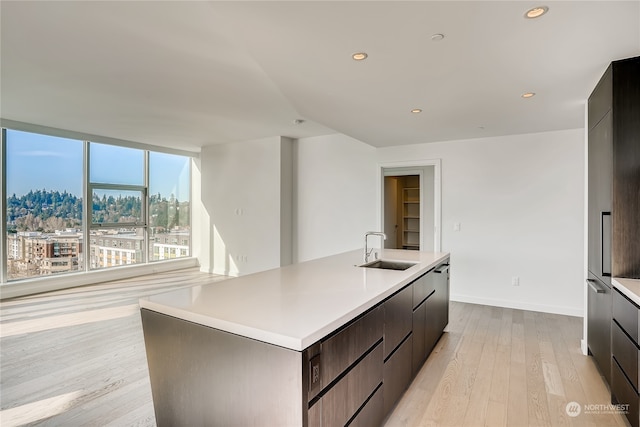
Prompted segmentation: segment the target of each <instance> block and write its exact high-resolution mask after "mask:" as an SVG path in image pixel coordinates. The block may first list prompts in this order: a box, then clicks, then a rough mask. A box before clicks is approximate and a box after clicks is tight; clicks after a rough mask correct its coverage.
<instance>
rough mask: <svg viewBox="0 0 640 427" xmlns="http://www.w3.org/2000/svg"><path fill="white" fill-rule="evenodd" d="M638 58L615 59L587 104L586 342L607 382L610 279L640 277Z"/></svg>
mask: <svg viewBox="0 0 640 427" xmlns="http://www.w3.org/2000/svg"><path fill="white" fill-rule="evenodd" d="M639 117H640V57H636V58H629V59H624V60H620V61H614V62H612V63H611V64H610V66H609V67H608V68H607V70H606V72H605V73H604V75H603V76H602V78H601V79H600V81H599V82H598V84H597V86H596V88H595V89H594V91H593V93H592V94H591V96H590V97H589V102H588V129H587V131H588V164H587V167H588V183H587V184H588V205H587V212H588V219H587V224H588V225H587V227H588V233H587V238H588V251H587V252H588V269H589V278H588V288H587V289H588V290H587V292H588V294H587V300H588V302H587V306H588V312H587V330H588V333H587V341H588V346H589V353H590V354H592V355H593V356H594V359H595V361H596V363H597V364H598V366H599V368H600V371H601V372H602V375H603V376H604V377H605V379H606V380H607V382H609V383H611V380H612V368H613V366H612V364H611V357H610V355H611V330H612V329H611V327H612V324H611V318H612V300H611V295H612V291H611V277H628V278H640V239H638V236H639V235H640V215H638V212H640V119H639Z"/></svg>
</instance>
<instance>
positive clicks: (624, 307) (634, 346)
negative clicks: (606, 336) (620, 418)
mask: <svg viewBox="0 0 640 427" xmlns="http://www.w3.org/2000/svg"><path fill="white" fill-rule="evenodd" d="M639 316H640V309H639V308H638V306H637V305H636V304H635V303H633V302H632V301H631V300H629V299H628V298H627V297H625V296H624V295H622V294H621V293H620V292H619V291H618V290H617V289H614V290H613V320H612V322H611V335H612V339H611V349H612V352H611V383H610V384H611V400H612V402H613V403H619V404H622V405H628V412H627V414H626V417H627V419H628V420H629V423H630V424H631V425H632V426H633V427H638V425H640V418H639V417H640V414H639V410H638V407H639V406H640V395H639V394H638V362H639V361H640V346H639V345H638V325H639V322H638V317H639Z"/></svg>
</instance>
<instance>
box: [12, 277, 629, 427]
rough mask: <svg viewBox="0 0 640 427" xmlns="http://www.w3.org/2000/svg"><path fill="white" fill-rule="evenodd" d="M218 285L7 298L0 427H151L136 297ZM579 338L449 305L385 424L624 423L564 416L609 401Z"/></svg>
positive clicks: (571, 331) (174, 280) (161, 280)
mask: <svg viewBox="0 0 640 427" xmlns="http://www.w3.org/2000/svg"><path fill="white" fill-rule="evenodd" d="M223 279H225V278H224V277H222V276H212V275H209V274H205V273H200V272H199V271H197V269H189V270H181V271H177V272H168V273H160V274H155V275H149V276H143V277H138V278H134V279H127V280H119V281H113V282H108V283H102V284H96V285H91V286H86V287H82V288H76V289H71V290H64V291H56V292H50V293H46V294H41V295H35V296H29V297H23V298H16V299H13V300H8V301H3V302H1V303H0V425H2V426H3V427H9V426H19V425H46V426H154V425H155V417H154V413H153V404H152V399H151V387H150V384H149V375H148V371H147V365H146V355H145V351H144V341H143V336H142V325H141V322H140V314H139V309H138V305H137V301H138V299H139V298H140V297H142V296H146V295H151V294H156V293H160V292H164V291H168V290H172V289H177V288H180V287H186V286H194V285H199V284H212V286H215V284H213V283H214V282H216V281H219V280H223ZM581 335H582V319H581V318H575V317H568V316H559V315H552V314H544V313H534V312H528V311H522V310H511V309H503V308H496V307H487V306H481V305H473V304H463V303H455V302H454V303H452V304H451V311H450V323H449V326H448V328H447V332H446V333H445V334H444V335H443V337H442V338H441V339H440V341H439V342H438V344H437V345H436V348H435V349H434V351H433V353H432V354H431V356H430V357H429V359H428V360H427V362H426V363H425V365H424V366H423V368H422V369H421V371H420V373H419V374H418V376H417V377H416V379H415V380H414V381H413V383H412V384H411V386H410V388H409V389H408V390H407V392H406V393H405V394H404V396H403V398H402V399H401V401H400V402H399V403H398V405H397V406H396V408H395V410H394V411H393V413H392V414H391V415H390V416H389V417H388V419H387V420H386V424H385V426H387V427H395V426H411V427H413V426H452V427H453V426H455V427H458V426H509V427H511V426H547V425H549V426H556V425H558V426H594V427H595V426H598V427H599V426H620V427H622V426H626V425H627V424H626V420H625V419H624V417H622V416H621V415H619V414H603V413H593V414H585V413H584V411H583V413H581V414H580V415H578V416H577V417H570V416H568V415H567V412H566V410H565V408H566V405H567V403H569V402H572V401H575V402H578V403H579V404H581V405H584V404H605V405H606V404H608V403H609V393H608V390H607V387H606V386H605V384H604V382H603V380H602V378H601V377H600V375H599V373H598V371H597V369H596V367H595V365H594V363H593V360H592V359H591V358H590V357H585V356H583V355H582V353H581V352H580V339H581ZM269 427H271V426H269ZM274 427H276V426H274ZM278 427H279V426H278Z"/></svg>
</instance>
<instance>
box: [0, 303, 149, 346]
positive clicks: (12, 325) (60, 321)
mask: <svg viewBox="0 0 640 427" xmlns="http://www.w3.org/2000/svg"><path fill="white" fill-rule="evenodd" d="M139 310H140V306H139V305H138V304H130V305H125V306H121V307H111V308H102V309H98V310H89V311H81V312H78V313H70V314H61V315H58V316H47V317H41V318H38V319H30V320H23V321H20V322H7V323H3V324H1V325H0V337H1V338H6V337H10V336H14V335H20V334H28V333H32V332H40V331H46V330H50V329H57V328H64V327H66V326H76V325H83V324H87V323H94V322H102V321H104V320H112V319H119V318H122V317H127V316H131V315H133V314H137V313H138V312H139Z"/></svg>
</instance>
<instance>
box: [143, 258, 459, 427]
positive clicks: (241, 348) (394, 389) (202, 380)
mask: <svg viewBox="0 0 640 427" xmlns="http://www.w3.org/2000/svg"><path fill="white" fill-rule="evenodd" d="M381 258H383V259H388V260H394V261H399V262H405V263H411V264H413V265H412V266H410V267H409V268H407V269H406V270H387V269H377V268H365V267H358V265H360V264H362V251H353V252H347V253H344V254H339V255H335V256H330V257H326V258H321V259H317V260H313V261H308V262H304V263H300V264H295V265H290V266H286V267H282V268H278V269H273V270H268V271H264V272H261V273H256V274H251V275H247V276H241V277H238V278H233V279H229V280H226V281H223V282H218V283H215V284H212V285H205V286H196V287H193V288H187V289H181V290H178V291H173V292H169V293H166V294H160V295H156V296H152V297H148V298H144V299H142V300H140V306H141V313H142V321H143V330H144V338H145V346H146V350H147V359H148V364H149V373H150V378H151V387H152V394H153V400H154V407H155V412H156V420H157V423H158V425H160V426H162V425H172V426H175V425H224V426H233V425H238V426H250V425H255V426H274V425H278V426H316V425H324V426H334V425H347V424H349V425H376V424H380V423H381V422H382V420H383V419H384V417H385V416H386V414H387V413H388V412H389V411H390V410H391V409H392V408H393V405H394V404H395V402H396V401H397V399H398V398H399V397H400V396H401V395H402V392H403V391H404V390H405V389H406V387H407V386H408V384H409V382H410V381H411V379H412V378H413V376H414V375H415V374H416V373H417V370H418V369H419V367H420V366H421V365H422V363H423V362H424V360H425V359H426V357H427V355H428V353H429V352H430V351H431V349H432V348H433V346H434V345H435V342H436V341H437V339H438V338H439V337H440V335H441V334H442V331H443V329H444V327H445V326H446V323H447V322H448V300H449V281H448V277H449V273H448V268H449V267H448V264H449V262H448V261H449V254H447V253H433V252H418V251H403V250H383V251H382V253H381Z"/></svg>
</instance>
